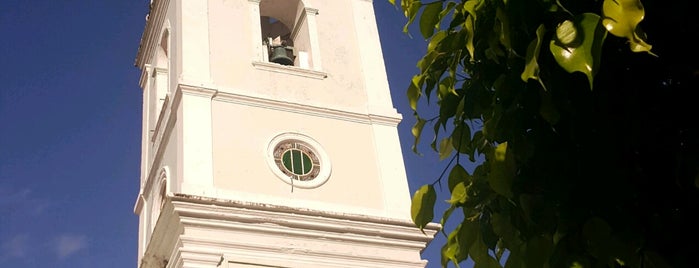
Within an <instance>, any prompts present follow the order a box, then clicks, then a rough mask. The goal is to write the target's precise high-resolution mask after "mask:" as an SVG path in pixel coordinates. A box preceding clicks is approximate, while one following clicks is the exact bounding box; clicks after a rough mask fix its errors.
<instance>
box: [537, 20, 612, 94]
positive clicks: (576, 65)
mask: <svg viewBox="0 0 699 268" xmlns="http://www.w3.org/2000/svg"><path fill="white" fill-rule="evenodd" d="M559 27H564V29H562V30H561V34H557V35H559V36H560V37H561V38H563V39H565V40H558V39H554V40H551V43H550V46H549V48H550V50H551V53H552V54H553V57H554V58H555V59H556V62H558V65H560V66H561V67H563V69H565V70H566V71H568V72H569V73H573V72H581V73H583V74H585V75H586V76H587V79H588V82H589V83H590V89H592V84H593V78H594V76H595V74H597V70H598V69H599V65H600V56H601V53H602V44H603V43H604V39H605V38H606V37H607V31H606V30H605V29H604V28H603V27H602V23H601V19H600V17H599V15H597V14H593V13H584V14H581V15H578V16H575V19H574V20H573V22H572V24H569V23H562V24H561V25H559ZM557 32H558V29H557ZM570 35H573V37H574V39H570V38H571V36H570ZM571 40H573V41H571ZM564 41H565V42H566V43H564Z"/></svg>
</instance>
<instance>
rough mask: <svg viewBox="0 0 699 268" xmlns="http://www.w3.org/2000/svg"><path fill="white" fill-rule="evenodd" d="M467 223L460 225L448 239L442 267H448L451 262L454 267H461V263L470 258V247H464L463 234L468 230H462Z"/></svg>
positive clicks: (443, 250) (443, 252) (443, 251)
mask: <svg viewBox="0 0 699 268" xmlns="http://www.w3.org/2000/svg"><path fill="white" fill-rule="evenodd" d="M464 224H467V223H465V222H463V223H461V224H459V226H458V227H456V228H455V229H454V230H453V231H452V232H451V233H449V236H448V237H447V243H446V244H445V245H444V247H442V267H447V264H448V263H449V262H450V261H451V262H452V263H454V266H456V267H459V263H460V262H461V261H463V260H465V259H466V258H467V257H468V247H464V242H465V241H463V240H464V239H463V236H464V235H463V233H464V232H468V230H466V229H464V228H462V226H463V225H464Z"/></svg>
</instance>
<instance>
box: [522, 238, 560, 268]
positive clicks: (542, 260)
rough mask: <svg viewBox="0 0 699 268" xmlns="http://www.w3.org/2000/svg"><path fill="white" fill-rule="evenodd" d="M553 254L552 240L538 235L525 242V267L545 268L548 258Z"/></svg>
mask: <svg viewBox="0 0 699 268" xmlns="http://www.w3.org/2000/svg"><path fill="white" fill-rule="evenodd" d="M551 253H553V240H552V239H551V237H550V236H547V235H539V236H535V237H532V238H530V239H529V241H528V242H527V254H526V256H527V258H526V259H525V260H524V261H525V262H526V264H527V267H545V266H547V265H546V264H548V262H549V257H550V256H551Z"/></svg>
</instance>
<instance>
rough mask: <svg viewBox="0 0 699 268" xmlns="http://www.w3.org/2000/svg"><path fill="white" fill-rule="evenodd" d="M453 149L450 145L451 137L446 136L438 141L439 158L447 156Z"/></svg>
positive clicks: (442, 158)
mask: <svg viewBox="0 0 699 268" xmlns="http://www.w3.org/2000/svg"><path fill="white" fill-rule="evenodd" d="M452 151H454V148H453V147H452V145H451V137H446V138H444V139H442V141H440V142H439V160H444V159H446V158H447V157H449V156H450V155H451V153H452Z"/></svg>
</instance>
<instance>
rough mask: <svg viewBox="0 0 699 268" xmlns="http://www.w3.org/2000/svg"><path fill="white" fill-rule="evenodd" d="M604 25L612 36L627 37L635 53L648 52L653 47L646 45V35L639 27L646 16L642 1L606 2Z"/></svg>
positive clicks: (603, 7) (603, 9) (604, 5)
mask: <svg viewBox="0 0 699 268" xmlns="http://www.w3.org/2000/svg"><path fill="white" fill-rule="evenodd" d="M602 14H603V16H604V19H603V20H602V24H604V27H605V28H607V31H609V32H610V33H611V34H613V35H615V36H618V37H625V38H626V39H628V40H629V46H630V47H631V51H633V52H648V53H649V54H651V55H654V56H655V54H653V53H652V52H651V51H650V50H651V48H652V47H653V46H651V45H649V44H648V43H646V41H645V40H644V39H645V34H644V33H643V31H642V30H641V28H640V27H639V26H638V24H639V23H640V22H641V21H642V20H643V17H644V16H645V11H644V9H643V4H641V1H640V0H604V3H603V4H602Z"/></svg>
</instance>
